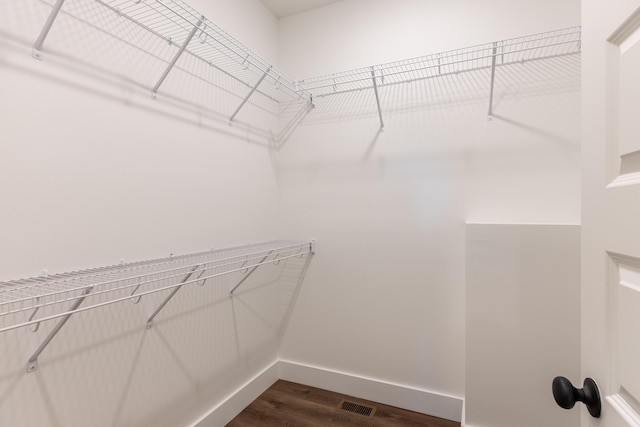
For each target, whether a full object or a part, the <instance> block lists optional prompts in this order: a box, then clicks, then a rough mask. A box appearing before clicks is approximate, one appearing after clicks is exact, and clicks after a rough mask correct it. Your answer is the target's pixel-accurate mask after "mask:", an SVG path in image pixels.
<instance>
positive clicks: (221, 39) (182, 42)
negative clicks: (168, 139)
mask: <svg viewBox="0 0 640 427" xmlns="http://www.w3.org/2000/svg"><path fill="white" fill-rule="evenodd" d="M64 1H65V0H56V3H55V4H53V5H52V6H53V7H54V14H52V16H53V19H55V14H56V13H55V9H56V6H58V7H59V8H60V9H62V10H63V11H65V10H66V8H65V7H63V3H64ZM92 3H93V4H95V5H97V7H99V8H102V9H104V10H109V11H111V12H113V13H114V14H115V15H116V16H119V17H120V18H121V19H126V20H128V21H130V22H132V23H134V24H136V25H138V26H139V27H141V28H143V29H144V30H146V31H147V32H149V33H150V34H152V35H153V36H155V37H158V38H159V39H161V40H164V42H166V43H167V44H168V45H170V46H175V47H176V48H179V49H180V50H181V52H180V53H179V54H178V55H177V56H176V58H175V60H174V61H177V58H178V57H179V56H180V55H182V54H183V53H184V54H188V55H190V56H191V57H193V58H196V59H199V60H201V61H203V62H204V63H205V64H207V65H208V66H210V67H212V68H214V69H216V70H218V71H219V72H221V73H222V74H224V75H226V76H227V77H229V78H232V79H233V80H235V81H237V82H239V83H240V84H241V86H242V87H245V89H246V91H247V92H248V91H250V90H252V89H254V88H256V89H255V90H256V92H258V93H260V94H262V95H264V96H265V97H266V98H267V99H270V100H272V101H276V102H290V101H291V100H298V99H304V100H306V101H309V102H310V101H311V95H310V94H308V93H306V92H304V91H300V90H298V88H297V86H296V82H294V80H293V79H292V78H290V77H289V76H287V75H286V74H285V73H284V72H282V71H281V70H279V69H278V68H276V67H274V66H273V65H272V64H270V63H268V62H267V61H266V60H265V59H263V58H262V57H260V56H259V55H258V54H257V53H255V52H253V51H252V50H251V49H249V48H247V47H246V46H245V45H243V44H242V43H241V42H239V41H238V40H237V39H235V38H234V37H232V36H231V35H229V34H228V33H227V32H225V31H224V30H223V29H222V28H220V27H219V26H217V25H216V24H214V23H213V22H212V21H211V20H209V19H208V18H206V17H205V16H203V15H202V14H201V13H199V12H198V11H196V10H195V9H194V8H193V7H191V6H190V5H188V4H187V3H185V2H184V1H182V0H93V1H92ZM88 16H90V18H89V19H90V21H92V20H93V19H100V18H98V17H99V16H100V13H99V12H97V11H96V12H90V13H89V14H88ZM90 23H91V24H92V25H95V23H94V22H90ZM47 31H48V30H47ZM43 33H44V34H46V32H43ZM41 43H42V41H40V44H41ZM133 43H135V41H133ZM36 45H38V43H36ZM39 48H40V46H36V49H35V50H36V51H37V50H39ZM34 56H36V57H38V58H39V59H40V57H39V56H37V55H35V54H34ZM173 65H175V62H174V63H173V64H170V66H169V68H171V67H172V66H173ZM263 76H264V77H263ZM165 77H166V76H165ZM157 86H159V84H158V85H157ZM154 89H157V87H156V88H154ZM238 95H239V96H240V97H242V96H244V95H245V93H242V94H238Z"/></svg>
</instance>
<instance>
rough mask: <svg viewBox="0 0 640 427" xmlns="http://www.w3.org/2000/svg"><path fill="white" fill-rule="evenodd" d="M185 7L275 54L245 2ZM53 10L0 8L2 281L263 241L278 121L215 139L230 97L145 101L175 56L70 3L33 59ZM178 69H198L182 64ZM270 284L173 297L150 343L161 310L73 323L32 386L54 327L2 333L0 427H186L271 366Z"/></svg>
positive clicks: (178, 86) (271, 114)
mask: <svg viewBox="0 0 640 427" xmlns="http://www.w3.org/2000/svg"><path fill="white" fill-rule="evenodd" d="M194 6H196V7H200V8H201V9H202V11H203V12H204V13H205V14H206V15H207V16H208V17H210V18H211V19H213V20H214V21H215V22H218V23H219V24H220V25H221V26H222V27H223V28H225V29H227V30H228V31H229V32H231V33H233V34H237V36H238V38H240V39H241V40H243V41H244V42H245V43H247V44H248V45H249V46H252V47H254V48H255V49H256V50H257V51H258V52H259V53H260V54H261V55H263V56H265V57H266V58H267V59H271V60H274V58H276V57H277V39H276V35H277V22H276V20H275V18H273V16H271V14H270V13H269V12H268V11H266V10H265V9H264V7H263V5H262V4H261V2H260V1H259V0H246V1H234V2H228V1H219V2H210V1H207V2H205V1H199V2H197V4H196V3H194ZM50 10H51V8H50V6H47V5H46V3H45V2H40V1H37V0H26V1H25V0H16V1H14V0H10V1H2V2H1V4H0V75H2V78H1V79H0V93H1V94H2V96H0V122H1V125H0V141H1V144H0V146H1V148H0V149H1V155H0V199H1V200H2V206H3V208H2V209H0V258H1V259H2V262H1V263H0V265H1V268H0V280H7V279H13V278H20V277H28V276H38V275H39V274H40V273H41V271H42V270H43V269H48V271H49V273H51V274H53V273H57V272H65V271H69V270H73V269H81V268H88V267H96V266H103V265H110V264H117V263H118V262H119V261H120V259H124V260H126V261H135V260H141V259H149V258H155V257H165V256H168V255H169V254H170V253H175V254H181V253H187V252H193V251H201V250H207V249H209V248H210V247H211V246H217V247H221V246H226V245H230V244H241V243H244V242H248V241H261V240H267V239H269V238H271V237H277V236H278V228H277V183H276V180H275V175H274V172H273V168H272V166H271V162H270V159H271V157H270V151H269V148H268V142H269V140H268V135H269V131H270V130H271V129H276V128H277V126H278V121H277V115H276V114H275V112H276V111H277V109H276V108H275V107H272V108H271V110H268V109H267V110H265V109H259V108H256V106H255V105H247V106H246V107H245V108H244V109H243V111H242V112H241V114H240V115H239V116H238V120H237V123H236V124H234V126H233V127H229V126H228V125H227V120H228V117H229V115H230V114H231V112H233V110H234V109H235V107H236V106H237V105H239V104H240V101H241V99H242V98H241V97H240V98H239V97H238V96H231V95H228V94H226V93H225V92H224V91H221V90H217V89H215V88H213V87H211V86H210V85H204V84H201V83H200V81H199V80H198V79H194V78H193V77H189V76H186V74H185V72H184V71H179V70H176V71H175V72H172V73H171V74H170V75H169V77H168V79H167V81H166V82H165V84H164V85H163V86H162V88H161V89H160V91H159V99H158V100H157V101H153V100H152V99H151V96H150V89H151V87H152V86H153V85H154V84H155V81H156V80H157V79H158V78H159V76H160V75H161V73H162V71H163V70H164V67H165V66H166V60H167V59H166V58H170V55H169V54H170V53H171V52H172V51H171V49H174V52H175V47H171V46H168V45H167V44H166V43H157V42H154V41H153V38H151V37H148V36H145V34H144V32H143V31H140V30H138V29H135V28H132V27H130V26H128V24H127V21H126V20H124V18H122V17H119V16H117V15H116V14H114V13H110V12H105V10H104V9H100V8H99V6H98V4H97V3H96V2H86V1H84V0H80V1H78V0H68V1H67V2H66V3H65V6H64V9H63V11H65V13H63V14H61V15H60V16H59V18H58V20H57V21H56V23H55V24H54V27H53V29H52V30H51V33H50V35H49V38H48V39H47V41H46V43H45V49H44V61H42V62H40V61H36V60H34V59H32V58H31V45H32V43H33V42H34V40H35V39H36V38H37V36H38V34H39V32H40V29H41V28H42V25H43V24H44V22H45V20H46V18H47V16H48V13H49V11H50ZM66 12H71V13H73V14H74V15H75V16H79V17H82V18H87V17H92V19H95V20H94V21H92V23H94V24H97V25H98V26H99V27H101V28H109V29H114V30H118V32H114V33H109V32H103V31H100V30H99V29H97V28H88V27H87V25H86V24H84V23H82V22H81V21H78V20H77V19H75V18H71V17H70V16H69V15H68V14H67V13H66ZM114 34H117V35H118V36H120V37H122V39H121V40H119V39H117V38H116V37H114ZM129 42H131V43H132V44H133V45H135V46H139V47H140V48H141V49H137V48H134V47H133V46H131V45H130V44H128V43H129ZM150 53H153V54H154V55H156V54H157V55H159V56H161V57H162V58H165V60H164V61H161V60H158V59H157V58H155V57H153V55H151V54H150ZM178 65H179V66H180V67H182V68H183V69H186V70H190V71H192V72H196V73H197V72H200V69H199V68H197V64H195V63H194V62H193V61H192V60H190V59H188V58H184V59H181V62H179V64H178ZM190 67H191V68H190ZM219 84H221V85H225V84H227V83H226V82H225V80H224V79H220V80H219ZM229 87H230V86H229ZM243 94H244V92H243V93H242V95H243ZM277 272H278V270H265V273H264V276H260V275H256V277H255V278H252V280H254V282H252V283H249V282H247V283H245V285H248V287H247V288H246V289H247V293H246V294H244V295H241V296H239V297H238V298H234V300H229V299H228V297H227V296H226V294H224V293H221V292H220V289H219V287H220V286H222V287H226V286H228V285H230V283H227V282H224V281H223V282H216V283H215V284H210V285H211V286H208V287H206V289H204V288H199V287H196V288H197V289H193V290H191V289H185V290H184V291H181V292H180V293H179V294H178V295H177V296H176V297H175V299H174V300H172V301H171V302H170V304H169V305H168V306H167V307H166V309H165V310H163V312H162V313H161V316H160V317H159V319H158V320H159V322H158V324H157V326H154V328H153V329H151V330H146V329H145V318H146V316H148V315H149V314H150V310H153V309H154V307H155V306H156V305H157V304H159V302H160V301H161V299H159V298H160V296H157V297H156V298H144V299H143V301H142V302H141V304H139V305H133V304H129V303H127V304H119V305H114V306H110V307H108V308H104V309H100V310H95V311H91V312H88V313H84V314H82V315H77V316H74V318H72V319H71V320H70V321H69V322H68V324H67V325H66V326H65V328H63V330H62V331H61V332H60V334H59V335H58V336H56V338H55V339H54V341H53V342H52V343H51V344H50V346H49V347H47V349H46V350H45V352H44V353H43V354H42V356H41V357H40V367H39V369H38V371H36V372H35V373H33V374H27V373H26V372H25V366H26V365H25V364H26V360H27V359H28V358H29V356H30V354H31V353H32V352H33V351H34V349H35V347H36V346H37V345H38V344H39V342H40V341H41V340H42V339H44V337H45V336H46V334H47V332H48V330H50V329H51V327H52V326H53V322H49V324H47V325H42V327H41V328H40V331H39V332H38V333H37V334H31V333H29V332H27V331H26V329H24V330H20V331H16V332H8V333H4V334H2V335H1V336H0V348H2V350H1V352H2V354H3V362H2V366H1V367H0V371H1V372H0V424H1V425H7V426H8V425H14V426H25V427H31V426H38V427H45V426H64V427H74V426H87V425H92V426H107V425H108V426H134V425H136V426H137V425H154V426H176V425H187V424H188V423H190V422H193V421H195V420H196V419H197V418H198V417H199V416H200V415H203V414H205V413H207V411H208V410H209V409H210V408H212V407H214V406H215V405H217V404H218V403H219V402H220V401H222V400H223V399H225V398H226V397H227V396H228V395H229V394H230V393H232V392H234V391H235V390H236V389H237V388H238V387H240V386H241V385H242V384H244V383H245V382H246V381H247V380H248V379H250V378H251V377H252V376H253V375H256V374H257V373H258V372H261V371H262V370H263V369H264V368H265V367H267V366H270V365H271V364H272V363H273V362H275V360H276V356H277V347H278V334H279V333H280V332H281V330H280V329H279V328H280V326H281V323H282V322H283V321H284V319H286V314H287V310H288V305H287V301H290V300H291V298H292V294H293V289H294V288H295V285H296V283H297V282H295V280H293V279H291V280H287V279H283V278H282V277H281V278H280V280H279V281H278V282H275V283H272V281H273V280H274V275H275V277H277ZM281 273H282V272H281ZM256 274H258V273H256ZM291 276H292V277H293V276H294V275H293V274H292V275H291ZM229 280H231V279H229ZM261 284H262V285H263V286H261V287H260V286H258V285H261ZM243 287H244V285H243ZM198 291H200V292H198ZM274 298H275V300H274Z"/></svg>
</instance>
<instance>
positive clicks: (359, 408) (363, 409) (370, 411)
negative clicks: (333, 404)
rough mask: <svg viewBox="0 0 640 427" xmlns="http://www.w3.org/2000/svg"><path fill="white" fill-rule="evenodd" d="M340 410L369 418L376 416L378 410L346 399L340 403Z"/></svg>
mask: <svg viewBox="0 0 640 427" xmlns="http://www.w3.org/2000/svg"><path fill="white" fill-rule="evenodd" d="M338 408H340V410H342V411H346V412H351V413H353V414H357V415H361V416H363V417H367V418H371V417H373V416H374V415H375V414H376V408H375V407H374V406H367V405H362V404H360V403H356V402H351V401H349V400H344V399H343V400H341V401H340V404H339V405H338Z"/></svg>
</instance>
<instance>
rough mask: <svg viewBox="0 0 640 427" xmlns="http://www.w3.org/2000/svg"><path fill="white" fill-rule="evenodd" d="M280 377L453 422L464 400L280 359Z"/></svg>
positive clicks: (457, 419) (459, 414) (458, 419)
mask: <svg viewBox="0 0 640 427" xmlns="http://www.w3.org/2000/svg"><path fill="white" fill-rule="evenodd" d="M278 366H279V376H280V379H283V380H287V381H293V382H296V383H300V384H305V385H309V386H312V387H317V388H321V389H325V390H330V391H333V392H336V393H342V394H346V395H350V396H354V397H359V398H361V399H366V400H371V401H374V402H379V403H383V404H385V405H391V406H396V407H398V408H402V409H407V410H410V411H415V412H420V413H423V414H428V415H433V416H435V417H440V418H445V419H448V420H453V421H458V422H460V421H461V418H462V404H463V399H462V398H459V397H455V396H448V395H445V394H441V393H436V392H433V391H428V390H422V389H418V388H414V387H409V386H406V385H401V384H394V383H390V382H386V381H381V380H377V379H374V378H366V377H360V376H356V375H352V374H349V373H345V372H338V371H333V370H329V369H325V368H320V367H315V366H309V365H304V364H300V363H296V362H293V361H288V360H280V361H279V363H278Z"/></svg>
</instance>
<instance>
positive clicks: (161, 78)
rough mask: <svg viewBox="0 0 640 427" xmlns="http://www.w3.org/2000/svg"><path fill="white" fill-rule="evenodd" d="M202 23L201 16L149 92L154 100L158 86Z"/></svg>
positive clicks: (202, 17)
mask: <svg viewBox="0 0 640 427" xmlns="http://www.w3.org/2000/svg"><path fill="white" fill-rule="evenodd" d="M203 21H204V16H201V17H200V19H198V23H197V24H196V25H195V26H194V27H193V28H192V29H191V32H190V33H189V35H188V36H187V38H186V39H185V41H184V43H182V46H180V49H179V50H178V52H177V53H176V55H175V56H174V57H173V59H172V60H171V62H170V63H169V66H168V67H167V69H166V70H164V73H162V77H160V80H158V83H156V85H155V86H154V87H153V89H152V90H151V97H152V98H154V99H155V98H156V96H157V94H158V89H160V86H161V85H162V83H163V82H164V79H166V78H167V76H168V75H169V72H170V71H171V69H172V68H173V67H174V65H176V62H178V59H180V56H181V55H182V54H183V53H184V50H185V49H186V48H187V46H188V45H189V43H190V42H191V39H192V38H193V36H195V35H196V32H198V29H199V28H200V26H201V25H202V22H203Z"/></svg>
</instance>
